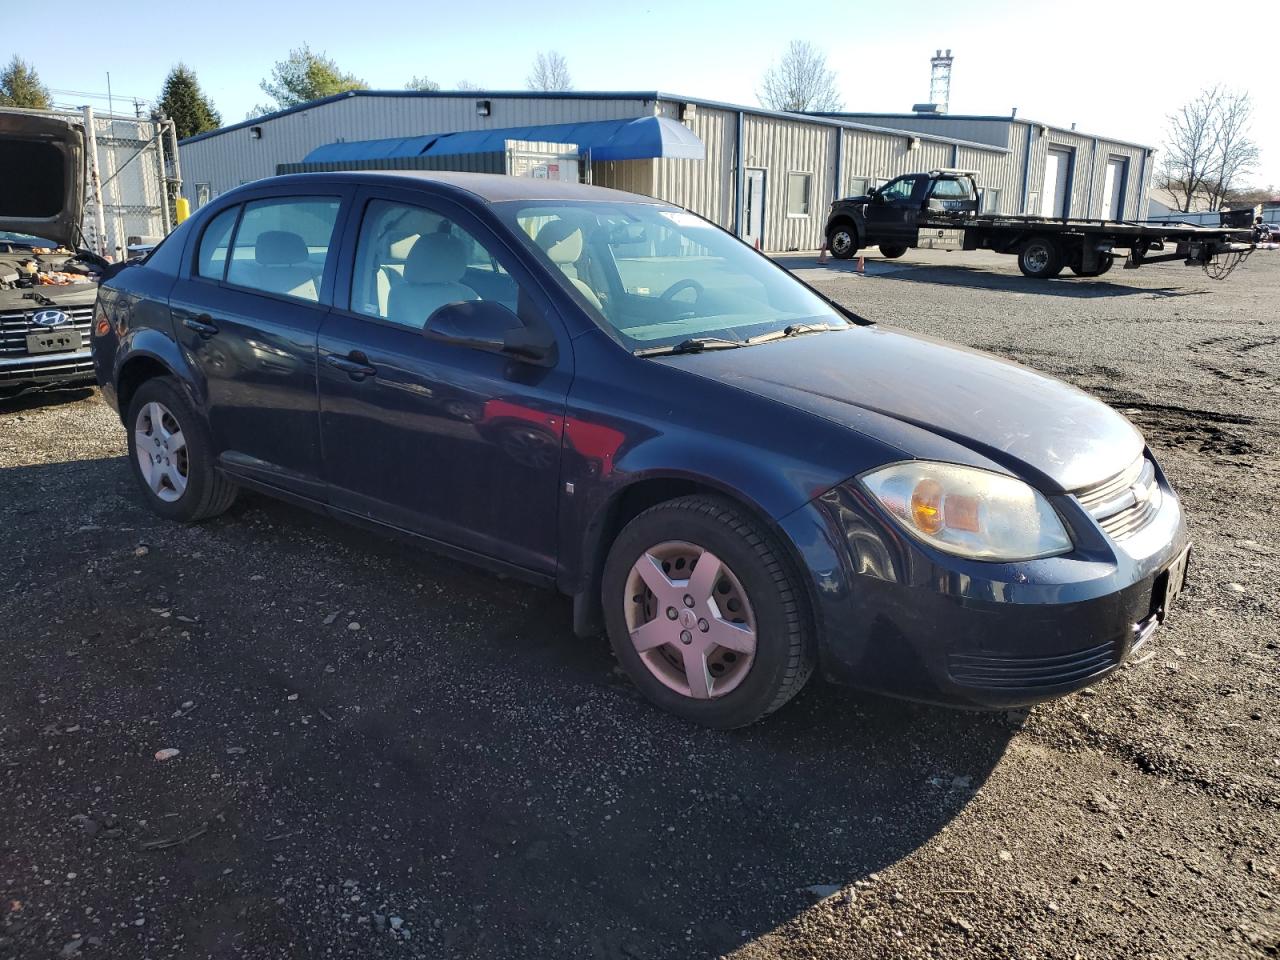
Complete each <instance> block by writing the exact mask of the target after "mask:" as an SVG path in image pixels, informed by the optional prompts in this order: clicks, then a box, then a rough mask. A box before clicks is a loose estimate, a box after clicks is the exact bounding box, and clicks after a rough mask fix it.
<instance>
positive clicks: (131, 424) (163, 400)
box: [125, 377, 238, 523]
mask: <svg viewBox="0 0 1280 960" xmlns="http://www.w3.org/2000/svg"><path fill="white" fill-rule="evenodd" d="M153 402H154V403H160V404H162V405H163V406H164V407H165V408H166V409H167V410H168V411H169V413H170V414H171V415H172V416H173V418H174V419H175V420H176V421H177V423H178V426H179V428H180V429H181V430H182V436H183V438H184V439H185V441H186V448H185V453H186V457H185V466H186V489H185V490H183V491H182V494H181V495H180V496H179V497H178V498H177V499H175V500H165V499H162V498H161V497H160V496H159V495H158V494H157V493H156V492H155V491H154V490H152V489H151V486H150V485H149V484H148V483H147V481H146V479H145V478H144V477H143V474H142V468H141V465H140V462H139V459H138V449H137V442H138V441H137V433H138V430H137V425H138V422H139V415H140V414H141V412H142V410H143V408H144V407H146V406H147V405H148V404H150V403H153ZM125 431H126V433H127V434H128V439H129V465H130V467H131V468H132V470H133V476H134V479H135V480H136V481H137V482H138V487H139V488H140V489H141V490H142V495H143V497H144V498H145V499H146V501H147V505H148V506H149V507H151V509H152V510H154V511H155V512H156V513H158V514H160V515H161V516H162V517H166V518H168V519H170V520H177V521H178V522H180V523H196V522H199V521H201V520H208V519H209V518H210V517H216V516H218V514H220V513H225V512H226V510H227V509H228V508H229V507H230V506H231V504H232V503H234V502H235V499H236V494H237V492H238V489H237V487H236V485H235V484H234V483H232V482H231V481H230V480H228V479H227V478H226V477H225V476H224V475H223V474H221V473H220V472H218V470H217V469H216V468H215V466H214V456H213V443H212V441H211V440H210V437H209V428H208V426H207V425H206V424H205V422H204V419H203V418H202V417H201V416H200V415H199V414H198V413H196V411H195V408H194V407H192V405H191V402H190V401H189V400H188V399H187V396H186V394H185V393H183V392H182V388H181V387H179V386H178V384H177V382H175V381H174V380H173V379H172V378H170V377H155V378H153V379H151V380H148V381H146V382H145V383H143V384H142V386H140V387H138V389H137V390H136V391H134V394H133V398H132V399H131V400H130V401H129V411H128V413H127V414H126V416H125Z"/></svg>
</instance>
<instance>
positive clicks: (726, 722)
mask: <svg viewBox="0 0 1280 960" xmlns="http://www.w3.org/2000/svg"><path fill="white" fill-rule="evenodd" d="M93 347H94V360H95V364H96V368H97V375H98V380H99V382H100V383H101V385H102V389H103V393H104V395H105V396H106V397H107V399H108V401H109V402H111V403H112V404H113V405H114V406H115V407H116V408H117V409H118V410H119V411H120V414H121V418H122V420H123V422H124V425H125V427H126V430H127V431H128V442H129V460H130V463H131V465H132V467H133V470H134V472H135V474H136V476H137V479H138V482H139V485H140V487H141V490H142V493H143V496H144V497H145V498H146V499H147V501H148V503H149V504H150V505H151V506H152V507H153V508H154V509H155V510H156V511H158V512H159V513H161V514H163V515H164V516H167V517H170V518H172V519H174V520H177V521H184V522H189V521H197V520H204V519H207V518H209V517H212V516H215V515H217V514H219V513H222V512H223V511H225V510H226V509H227V508H228V507H229V506H230V505H231V503H232V501H233V499H234V498H235V495H236V491H237V489H238V488H240V487H245V488H250V489H254V490H258V491H261V492H264V493H268V494H271V495H273V496H278V497H282V498H285V499H287V500H290V501H293V502H295V503H299V504H303V505H305V506H308V507H312V508H314V509H317V510H321V511H324V512H327V513H330V514H332V515H334V516H335V517H338V518H341V519H345V520H349V521H352V522H355V523H360V524H363V525H366V526H368V527H371V528H374V529H377V530H381V531H386V532H390V533H394V534H398V535H402V536H406V537H409V538H411V539H413V540H416V541H418V542H420V543H422V544H423V545H425V546H427V547H429V548H431V549H434V550H439V551H444V552H447V553H449V554H452V555H455V556H457V557H460V558H462V559H465V560H468V561H471V562H474V563H476V564H479V565H481V566H485V567H489V568H491V569H494V570H499V571H503V572H506V573H510V574H514V575H517V576H520V577H523V578H525V579H528V580H530V581H533V582H535V583H540V584H543V585H545V586H548V587H554V588H556V589H559V590H560V591H562V592H563V593H565V594H568V595H569V596H570V597H572V598H573V611H574V627H575V629H576V630H577V631H578V632H579V633H580V634H582V635H594V634H597V633H599V631H600V630H601V629H602V628H603V629H605V630H607V632H608V635H609V638H610V640H611V642H612V645H613V649H614V651H615V652H616V654H617V657H618V659H619V660H620V661H621V663H622V665H623V666H624V667H625V668H626V670H627V672H628V674H629V675H630V676H631V678H632V679H633V680H634V681H635V683H636V685H637V686H638V687H639V688H640V689H641V690H642V691H643V692H644V694H645V695H646V696H648V697H649V698H650V699H651V700H652V701H653V702H655V703H656V704H658V705H659V706H661V707H663V708H665V709H667V710H670V711H672V712H674V713H677V714H679V715H681V716H683V717H686V718H688V719H690V720H693V721H696V722H698V723H703V724H707V725H709V726H715V727H736V726H741V725H743V724H747V723H751V722H752V721H754V720H757V719H759V718H760V717H762V716H764V715H766V714H768V713H769V712H771V711H773V710H776V709H777V708H778V707H780V706H782V705H783V704H784V703H786V702H787V701H788V700H789V699H790V698H791V697H793V696H795V694H796V693H798V692H799V691H800V689H801V688H802V687H803V686H804V684H805V681H806V680H808V678H809V676H810V675H811V674H812V673H813V671H814V669H815V668H821V670H822V672H823V673H824V674H825V675H827V676H829V677H831V678H834V679H837V680H840V681H843V682H847V683H850V684H854V685H856V686H859V687H864V688H868V689H872V690H878V691H883V692H888V693H893V694H899V695H903V696H908V697H913V698H918V699H924V700H932V701H937V702H946V703H955V704H965V705H979V706H991V707H996V706H1007V705H1013V704H1026V703H1032V702H1035V701H1038V700H1042V699H1045V698H1047V697H1052V696H1055V695H1060V694H1063V693H1066V692H1068V691H1072V690H1076V689H1078V688H1080V687H1082V686H1085V685H1086V684H1088V683H1090V682H1092V681H1094V680H1097V679H1098V678H1099V677H1102V676H1104V675H1106V674H1107V673H1109V672H1110V671H1113V670H1115V669H1116V668H1117V667H1119V666H1120V665H1121V664H1122V663H1123V662H1124V661H1125V660H1126V659H1127V658H1129V657H1130V656H1132V655H1133V654H1134V652H1135V651H1136V650H1137V649H1138V648H1139V647H1140V646H1141V645H1143V644H1144V643H1146V642H1147V641H1148V640H1149V639H1150V637H1151V635H1152V633H1153V631H1154V630H1155V628H1156V625H1157V624H1158V623H1159V622H1160V621H1162V620H1163V619H1164V618H1165V616H1166V614H1167V613H1168V611H1169V609H1170V606H1171V605H1172V603H1173V602H1174V600H1175V598H1176V597H1177V595H1178V592H1179V590H1180V589H1181V587H1182V584H1183V581H1184V577H1185V571H1186V564H1187V555H1188V546H1187V534H1186V530H1185V527H1184V524H1183V518H1182V512H1181V508H1180V506H1179V503H1178V499H1177V497H1176V496H1175V495H1174V492H1173V490H1172V489H1170V487H1169V484H1168V482H1167V480H1166V479H1165V477H1164V474H1163V473H1162V472H1161V470H1160V467H1159V465H1158V464H1157V463H1156V462H1155V460H1154V458H1153V457H1152V455H1151V452H1150V451H1149V450H1148V449H1147V448H1146V446H1145V444H1144V442H1143V439H1142V437H1141V435H1139V433H1138V432H1137V430H1135V429H1134V428H1133V426H1132V425H1130V424H1129V422H1128V421H1127V420H1125V419H1124V417H1122V416H1120V415H1119V414H1118V413H1116V412H1115V411H1114V410H1112V409H1111V408H1109V407H1108V406H1106V405H1105V404H1103V403H1101V402H1099V401H1098V400H1095V399H1093V398H1092V397H1090V396H1088V395H1087V394H1084V393H1082V392H1080V391H1079V390H1076V389H1074V388H1072V387H1069V386H1066V385H1065V384H1062V383H1060V382H1058V381H1057V380H1053V379H1051V378H1049V377H1046V376H1043V375H1041V374H1039V373H1036V372H1034V371H1032V370H1028V369H1026V368H1024V367H1020V366H1017V365H1016V364H1013V363H1008V362H1006V361H1003V360H1000V359H997V358H995V357H991V356H987V355H986V354H982V353H977V352H974V351H971V350H964V349H960V348H957V347H954V346H950V345H947V344H945V343H941V342H938V341H935V340H931V339H929V338H927V337H921V336H914V335H909V334H905V333H901V332H898V331H895V330H889V329H885V328H883V327H879V326H876V325H875V324H873V323H870V322H868V321H867V320H864V319H863V318H861V317H859V316H857V315H855V314H853V313H851V312H849V311H848V310H847V309H845V308H844V307H841V306H840V305H838V304H835V303H833V302H831V301H830V300H828V299H826V298H825V297H823V296H822V295H820V294H818V293H817V292H815V291H814V290H812V289H811V288H809V287H807V286H806V285H805V284H803V283H801V282H800V281H798V280H797V279H795V278H794V277H793V276H791V275H790V274H788V273H787V272H786V271H785V270H783V269H781V268H780V267H778V266H776V265H775V264H774V263H773V262H771V261H770V260H769V259H767V258H766V257H764V256H761V255H760V254H758V253H757V252H755V251H754V250H752V249H750V248H749V247H747V246H746V245H744V244H742V243H741V242H739V241H738V240H737V239H735V238H734V237H733V236H731V235H730V234H728V233H726V232H724V231H722V230H720V229H719V228H718V227H715V226H713V225H711V224H709V223H707V222H706V221H704V220H702V219H700V218H698V217H696V216H694V215H692V214H690V213H687V212H686V211H684V210H681V209H678V208H676V207H673V206H670V205H667V204H665V203H661V202H658V201H655V200H652V199H649V198H645V197H640V196H633V195H630V194H625V193H618V192H615V191H610V190H603V189H597V188H593V187H586V186H578V185H573V184H562V183H555V182H547V181H539V180H533V179H517V178H507V177H495V176H486V175H481V174H444V173H432V174H411V173H396V174H381V173H349V174H307V175H302V176H290V177H278V178H275V179H270V180H263V181H259V182H257V183H253V184H250V185H248V186H245V187H241V188H240V189H237V190H234V191H232V192H230V193H228V194H225V195H223V196H221V197H219V198H218V199H217V200H215V201H214V202H213V203H211V204H209V205H208V206H206V207H205V208H203V209H202V210H201V211H200V212H199V213H197V214H196V215H195V216H194V217H192V218H191V219H190V220H188V221H187V222H186V223H184V224H183V225H182V226H181V227H179V228H178V229H177V230H175V231H174V233H173V234H172V235H171V236H170V237H169V238H168V239H167V240H166V241H165V242H164V243H163V244H162V245H161V246H160V247H159V248H157V249H156V250H155V252H154V253H153V254H152V255H151V256H150V257H149V259H147V260H146V261H145V263H143V264H141V265H138V266H130V267H127V268H126V269H124V270H122V271H121V272H120V273H118V274H117V275H116V276H115V277H114V278H112V279H111V280H110V281H109V282H107V283H105V284H104V285H103V287H102V290H101V295H100V299H99V305H98V314H97V318H96V324H95V336H94V340H93Z"/></svg>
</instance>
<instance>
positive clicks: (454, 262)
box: [319, 188, 573, 573]
mask: <svg viewBox="0 0 1280 960" xmlns="http://www.w3.org/2000/svg"><path fill="white" fill-rule="evenodd" d="M359 203H360V205H361V206H362V208H363V210H362V214H361V216H360V219H359V220H358V221H353V222H352V223H351V225H350V227H349V228H348V230H347V237H346V239H345V240H344V249H345V250H346V251H348V252H347V253H346V254H345V257H346V261H347V263H348V264H349V265H348V266H347V267H345V268H344V271H343V283H342V287H341V289H340V290H339V292H338V294H337V303H336V306H335V309H334V310H333V312H332V313H331V314H330V315H329V316H328V318H327V319H326V320H325V323H324V326H323V328H322V329H321V331H320V342H319V356H320V364H319V371H320V372H319V387H320V424H321V432H322V438H323V443H324V459H325V468H326V475H327V477H328V480H329V483H330V498H331V501H330V502H331V503H332V504H333V505H334V506H336V507H339V508H341V509H343V510H346V511H348V512H350V513H353V514H355V515H357V516H361V517H367V518H370V519H374V520H379V521H381V522H384V523H389V524H392V525H394V526H396V527H400V528H401V529H405V530H409V531H412V532H414V533H418V534H421V535H423V536H427V537H430V538H432V539H435V540H438V541H441V542H444V543H447V544H451V545H453V546H456V547H461V548H463V549H466V550H469V551H472V552H475V553H478V554H482V555H484V556H487V557H494V558H497V559H499V560H502V561H504V562H507V563H512V564H515V565H517V566H520V567H524V568H526V569H528V570H533V571H537V572H542V573H551V572H553V571H554V569H555V563H556V543H557V537H556V524H557V509H558V504H559V495H558V494H559V489H558V488H559V476H560V456H561V445H562V442H563V435H564V413H565V403H566V397H567V394H568V390H569V384H570V381H571V380H572V371H573V352H572V346H571V345H570V342H569V340H568V337H567V336H566V334H565V332H564V330H563V328H562V326H561V323H560V320H559V318H558V316H556V315H555V314H554V312H553V309H552V307H551V305H550V302H549V301H548V300H547V298H546V296H545V294H544V292H543V290H542V288H541V285H540V283H539V282H538V281H537V280H536V279H535V277H534V276H533V275H532V274H531V272H530V271H529V270H528V269H527V268H526V267H525V266H524V265H523V264H522V262H521V261H520V259H519V258H518V257H517V256H516V255H515V252H514V250H513V249H512V248H511V247H510V246H508V245H507V244H506V242H505V241H504V240H503V239H502V238H501V237H499V236H496V235H495V234H494V233H492V232H491V231H490V230H489V229H488V228H487V227H486V226H484V225H483V224H481V223H480V222H479V221H478V220H477V219H476V218H475V217H474V215H473V214H472V213H471V212H470V211H468V210H467V209H466V208H465V207H462V206H461V205H459V204H457V203H455V202H453V201H450V200H446V199H443V198H433V197H431V196H428V195H425V194H424V193H422V192H419V191H408V192H401V191H397V190H394V189H374V188H367V189H366V190H365V191H363V192H362V193H361V194H360V195H359ZM460 300H461V301H466V300H496V301H498V302H500V303H503V304H504V305H506V306H507V307H509V308H510V309H512V310H513V311H515V312H516V313H517V314H518V315H519V316H520V318H521V319H522V320H524V321H525V323H526V325H529V326H539V325H542V326H543V328H544V329H550V330H551V332H552V333H553V335H554V337H555V339H556V341H557V343H558V349H557V354H558V357H557V359H556V361H555V363H554V364H553V365H551V366H536V365H533V364H530V363H526V362H523V361H520V360H517V359H514V358H512V357H510V356H506V355H501V354H496V353H488V352H484V351H480V350H476V349H472V348H469V347H465V346H461V345H458V344H451V343H445V342H442V341H439V340H428V339H427V338H426V337H425V336H423V333H422V328H423V326H424V324H425V322H426V320H427V318H428V316H430V314H431V313H432V312H433V311H434V310H435V309H437V308H438V307H440V306H443V305H445V304H447V303H451V302H457V301H460Z"/></svg>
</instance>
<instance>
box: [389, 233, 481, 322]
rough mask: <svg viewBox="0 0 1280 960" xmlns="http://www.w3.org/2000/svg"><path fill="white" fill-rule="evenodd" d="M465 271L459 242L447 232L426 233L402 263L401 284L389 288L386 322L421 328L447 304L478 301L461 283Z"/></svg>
mask: <svg viewBox="0 0 1280 960" xmlns="http://www.w3.org/2000/svg"><path fill="white" fill-rule="evenodd" d="M466 272H467V251H466V247H465V246H463V243H462V241H461V240H459V239H458V238H457V237H452V236H449V234H447V233H425V234H423V235H422V236H420V237H419V238H418V239H417V241H416V242H415V243H414V245H413V249H412V250H410V251H409V256H408V258H407V259H406V260H405V262H404V283H398V284H396V285H395V286H393V287H392V288H391V291H390V295H389V296H388V300H387V319H388V320H391V321H392V322H393V323H402V324H404V325H405V326H407V327H421V326H423V324H425V323H426V322H427V318H428V317H430V316H431V314H433V313H435V312H436V310H438V309H439V308H440V307H443V306H444V305H445V304H446V303H457V302H459V301H461V300H479V299H480V297H479V296H477V295H476V292H475V291H474V290H472V289H471V288H470V287H468V286H467V285H466V284H465V283H461V282H460V281H461V280H462V277H463V275H464V274H465V273H466Z"/></svg>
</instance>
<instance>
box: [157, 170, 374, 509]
mask: <svg viewBox="0 0 1280 960" xmlns="http://www.w3.org/2000/svg"><path fill="white" fill-rule="evenodd" d="M316 192H317V194H319V195H317V196H302V197H270V198H266V197H264V198H262V199H257V200H249V201H248V202H246V203H241V204H237V205H235V206H231V207H228V208H227V209H226V210H223V211H222V212H220V213H218V214H216V215H215V216H214V217H213V218H212V219H211V220H210V221H209V222H208V224H207V226H206V227H205V228H204V231H203V232H202V233H201V235H200V237H199V239H198V241H197V243H196V256H195V257H194V263H192V264H190V265H189V266H188V267H187V268H184V270H183V271H182V275H181V276H180V277H179V279H178V281H177V282H176V283H175V284H174V286H173V290H172V292H171V293H170V295H169V298H170V299H169V305H170V308H171V311H172V315H173V323H174V332H175V334H176V336H177V339H178V342H179V343H180V344H181V346H182V349H183V352H184V354H185V355H186V356H187V358H188V360H189V361H190V363H191V364H192V366H193V367H194V368H195V369H196V371H197V372H198V374H199V379H200V381H201V383H202V386H203V388H204V390H205V393H206V400H205V406H206V409H207V410H208V417H209V428H210V430H211V431H212V433H213V443H214V449H215V450H217V451H218V453H219V456H220V458H221V460H222V462H223V463H224V464H225V465H226V466H229V467H231V468H232V469H233V470H235V471H237V472H239V473H241V474H244V475H247V476H250V477H252V478H253V479H256V480H259V481H261V482H263V483H268V484H270V485H272V486H276V487H280V488H283V489H287V490H291V491H293V492H295V493H300V494H302V495H304V496H308V497H313V498H316V499H321V498H323V495H324V481H323V477H322V473H323V471H322V469H321V466H320V428H319V424H318V422H317V418H316V407H317V405H316V334H317V332H318V331H319V330H320V325H321V323H323V321H324V318H325V316H326V315H327V314H328V311H329V308H328V306H327V301H328V300H329V298H330V296H331V293H332V289H333V279H334V273H335V268H334V264H335V262H336V259H337V258H336V251H337V243H336V242H334V241H333V238H334V236H335V234H336V231H337V229H338V222H339V213H340V211H341V208H342V203H343V200H344V196H347V195H349V191H348V190H347V189H346V188H339V189H333V190H330V189H329V188H323V187H322V188H320V189H319V190H317V191H316Z"/></svg>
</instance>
